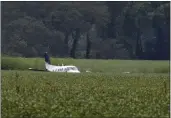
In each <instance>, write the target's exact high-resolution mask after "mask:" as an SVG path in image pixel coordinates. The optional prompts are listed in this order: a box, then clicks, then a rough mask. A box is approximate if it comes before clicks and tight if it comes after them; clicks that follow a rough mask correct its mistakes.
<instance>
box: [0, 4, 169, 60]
mask: <svg viewBox="0 0 171 118" xmlns="http://www.w3.org/2000/svg"><path fill="white" fill-rule="evenodd" d="M1 11H2V23H1V24H2V53H3V54H6V55H10V56H24V57H42V56H43V53H44V51H48V52H49V53H50V55H52V56H55V57H72V58H96V59H148V60H169V59H170V49H169V48H170V2H166V1H161V2H160V1H156V2H152V1H151V2H148V1H142V2H138V1H137V2H135V1H125V2H121V1H120V2H119V1H112V2H102V1H101V2H95V1H94V2H88V1H87V2H76V1H74V2H71V1H69V2H28V1H23V2H9V1H8V2H2V10H1Z"/></svg>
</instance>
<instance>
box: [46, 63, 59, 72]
mask: <svg viewBox="0 0 171 118" xmlns="http://www.w3.org/2000/svg"><path fill="white" fill-rule="evenodd" d="M45 68H46V70H48V71H50V72H55V71H57V69H59V67H58V66H55V65H50V64H48V63H45Z"/></svg>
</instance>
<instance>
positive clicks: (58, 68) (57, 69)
mask: <svg viewBox="0 0 171 118" xmlns="http://www.w3.org/2000/svg"><path fill="white" fill-rule="evenodd" d="M45 67H46V70H47V71H50V72H67V73H80V71H79V70H78V68H77V67H76V66H73V65H67V66H63V65H62V66H55V65H51V64H48V63H47V62H45Z"/></svg>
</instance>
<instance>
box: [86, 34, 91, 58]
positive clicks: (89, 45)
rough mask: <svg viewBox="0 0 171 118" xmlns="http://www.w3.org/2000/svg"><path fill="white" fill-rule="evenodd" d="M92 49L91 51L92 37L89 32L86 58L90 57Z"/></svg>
mask: <svg viewBox="0 0 171 118" xmlns="http://www.w3.org/2000/svg"><path fill="white" fill-rule="evenodd" d="M90 51H91V39H90V36H89V33H87V48H86V58H87V59H89V58H90Z"/></svg>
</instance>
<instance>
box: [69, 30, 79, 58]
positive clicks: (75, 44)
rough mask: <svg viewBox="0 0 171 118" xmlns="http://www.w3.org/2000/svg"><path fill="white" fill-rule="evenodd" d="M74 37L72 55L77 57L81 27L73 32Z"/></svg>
mask: <svg viewBox="0 0 171 118" xmlns="http://www.w3.org/2000/svg"><path fill="white" fill-rule="evenodd" d="M72 37H73V39H74V41H73V44H72V48H71V52H70V56H71V57H72V58H76V56H75V52H76V48H77V44H78V40H79V38H80V29H79V28H77V29H76V30H75V34H74V33H73V32H72Z"/></svg>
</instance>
